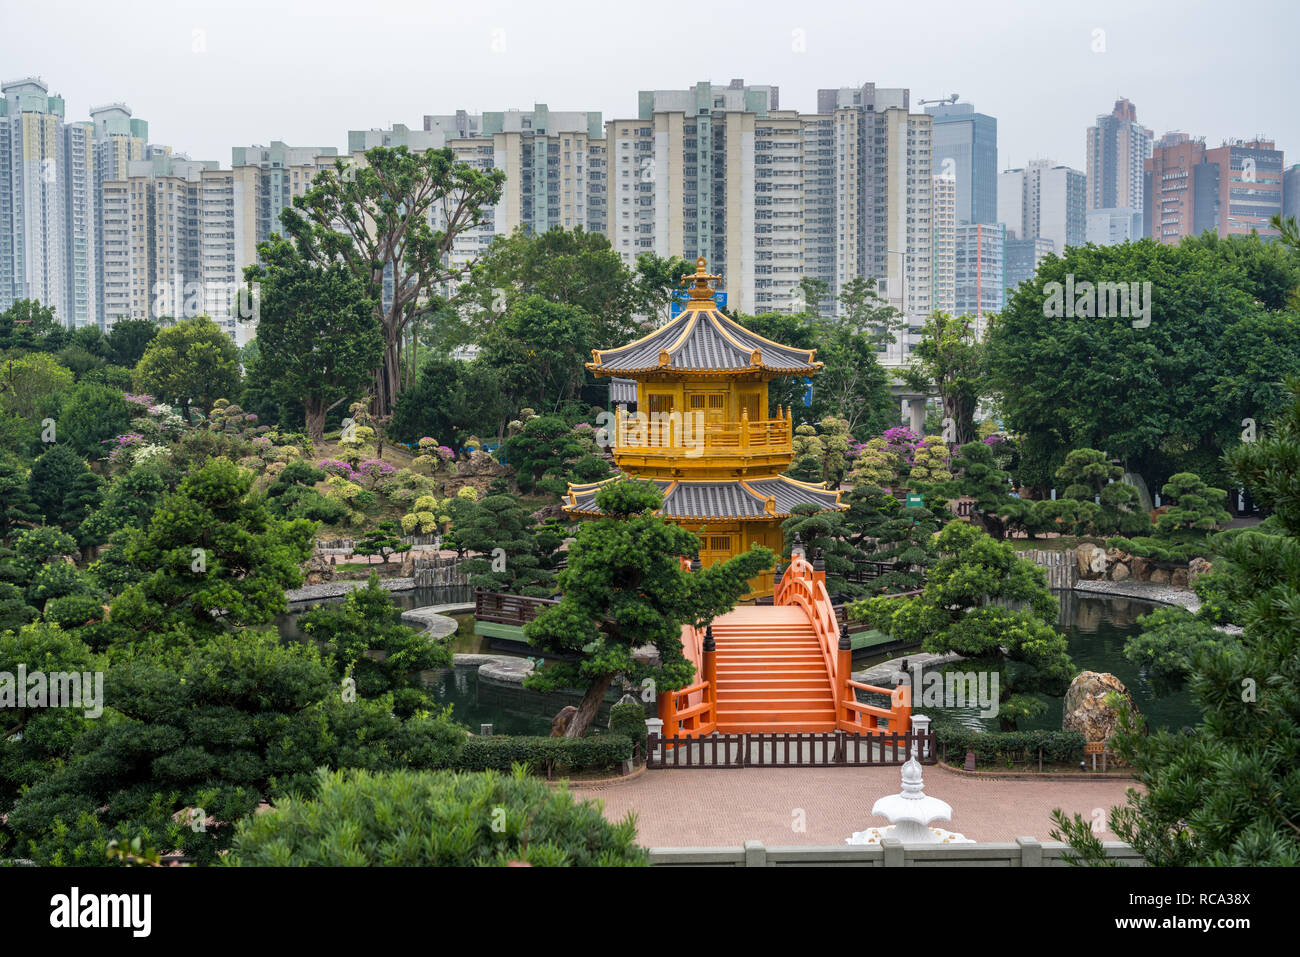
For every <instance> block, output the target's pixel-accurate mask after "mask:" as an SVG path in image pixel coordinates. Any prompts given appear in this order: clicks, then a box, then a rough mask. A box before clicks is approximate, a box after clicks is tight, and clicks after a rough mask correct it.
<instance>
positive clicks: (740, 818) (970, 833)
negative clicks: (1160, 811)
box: [576, 767, 1132, 847]
mask: <svg viewBox="0 0 1300 957" xmlns="http://www.w3.org/2000/svg"><path fill="white" fill-rule="evenodd" d="M1131 784H1132V782H1131V780H1129V779H1127V778H1115V779H1112V780H1078V781H1068V780H1048V779H1041V780H1016V779H1005V780H999V779H995V778H977V777H972V776H969V775H965V774H959V773H957V772H953V771H946V770H943V769H941V768H937V767H927V768H926V769H925V793H926V794H928V795H931V796H933V797H937V798H940V799H941V800H944V801H947V802H948V803H949V804H950V805H952V807H953V817H952V822H951V823H949V824H944V823H943V822H938V821H936V822H935V824H936V826H941V827H946V828H948V829H949V830H953V831H957V832H959V833H961V834H964V835H965V836H966V837H968V838H970V839H972V840H975V841H1013V840H1015V839H1016V838H1017V837H1035V838H1038V839H1039V840H1042V841H1047V840H1051V837H1050V833H1049V832H1050V831H1051V829H1052V809H1053V808H1057V807H1059V808H1062V809H1063V810H1064V811H1065V812H1066V813H1067V814H1072V813H1074V812H1078V813H1080V814H1082V815H1083V816H1084V817H1085V818H1088V819H1091V818H1092V816H1093V813H1094V810H1095V809H1097V808H1105V809H1109V808H1110V807H1112V806H1114V805H1117V804H1122V803H1124V792H1125V789H1126V788H1128V787H1129V786H1131ZM900 787H901V785H900V775H899V769H898V768H897V767H871V768H773V769H758V768H736V769H717V770H714V769H692V770H653V771H646V772H645V773H644V774H642V775H640V776H639V777H638V778H637V779H636V780H633V781H628V782H626V783H624V784H618V785H614V786H612V787H608V788H603V789H599V790H595V789H593V790H580V791H578V792H576V794H577V796H578V797H583V798H595V799H599V800H602V801H604V804H605V815H606V817H608V818H610V819H612V820H613V819H618V818H620V817H622V816H623V815H624V814H626V813H627V812H628V811H634V812H635V813H636V816H637V833H638V835H639V837H638V841H639V843H641V844H643V845H645V846H647V847H711V846H719V845H736V844H742V843H743V842H745V841H747V840H758V841H762V842H763V843H765V844H767V845H768V846H769V847H771V846H775V845H785V844H822V845H829V844H843V843H844V839H845V838H846V837H848V836H849V835H850V834H852V833H853V832H855V831H861V830H865V829H866V828H868V827H877V826H883V825H886V824H888V823H889V822H888V821H886V820H885V819H884V818H879V817H873V816H872V814H871V807H872V805H873V804H875V803H876V801H877V799H879V798H882V797H884V796H885V795H887V794H897V793H898V791H899V790H900ZM800 812H802V814H801V813H800ZM801 823H802V825H803V827H802V829H800V827H799V825H800V824H801ZM1100 837H1101V838H1102V840H1107V841H1114V840H1118V838H1117V837H1116V836H1115V835H1114V834H1112V833H1111V832H1110V831H1109V830H1108V831H1105V832H1104V833H1102V834H1101V835H1100Z"/></svg>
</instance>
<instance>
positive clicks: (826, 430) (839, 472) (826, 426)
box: [818, 415, 853, 488]
mask: <svg viewBox="0 0 1300 957" xmlns="http://www.w3.org/2000/svg"><path fill="white" fill-rule="evenodd" d="M818 431H819V432H820V435H819V438H820V439H821V443H822V454H821V460H822V468H821V478H822V480H823V481H824V482H826V484H827V485H829V486H830V487H831V488H839V487H840V483H841V482H843V481H844V477H845V476H846V475H847V474H848V472H849V440H850V439H852V438H853V436H852V435H850V434H849V420H848V419H841V418H837V417H836V416H833V415H828V416H826V418H824V419H822V420H821V422H819V423H818Z"/></svg>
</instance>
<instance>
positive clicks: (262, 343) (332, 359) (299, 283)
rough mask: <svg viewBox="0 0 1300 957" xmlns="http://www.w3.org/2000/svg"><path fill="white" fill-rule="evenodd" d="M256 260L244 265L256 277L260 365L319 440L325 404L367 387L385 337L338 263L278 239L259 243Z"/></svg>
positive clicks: (360, 288) (361, 291) (357, 285)
mask: <svg viewBox="0 0 1300 957" xmlns="http://www.w3.org/2000/svg"><path fill="white" fill-rule="evenodd" d="M257 252H258V255H259V256H260V257H261V260H262V262H261V263H260V264H258V265H255V266H250V267H248V268H247V269H245V270H244V278H245V279H246V280H247V281H249V282H260V283H261V311H260V318H259V319H258V323H257V342H258V344H259V350H258V359H257V362H258V371H259V374H260V375H261V376H263V377H264V378H265V379H267V380H270V381H272V382H274V383H275V384H276V386H277V388H278V389H279V390H280V393H281V397H282V398H284V399H296V400H298V401H299V402H300V403H302V407H303V410H304V412H305V415H306V429H307V434H308V435H309V436H310V437H311V439H312V440H313V441H316V442H319V441H320V440H321V438H322V437H323V436H324V434H325V417H326V415H328V414H329V412H330V410H331V409H333V408H335V407H336V406H338V405H339V404H340V403H342V402H344V401H346V400H347V399H350V398H356V397H358V395H360V394H362V393H364V392H365V385H366V381H367V379H368V378H369V377H370V375H371V372H372V370H373V369H375V367H376V366H378V365H379V362H380V359H381V358H382V357H383V354H384V336H383V332H382V331H381V329H380V326H379V319H378V317H377V316H376V315H375V304H374V303H373V302H371V301H370V300H369V299H367V298H366V289H365V285H364V284H363V283H362V282H361V281H360V280H359V279H357V277H356V276H355V275H354V274H353V273H352V272H351V271H350V270H348V269H347V268H346V267H345V266H343V265H342V264H341V263H331V264H330V265H328V266H319V265H317V264H316V263H314V262H311V261H309V260H304V259H303V258H302V256H301V255H300V254H299V252H298V250H297V248H296V247H294V245H293V244H292V243H290V242H287V241H285V240H283V239H280V238H279V237H275V238H273V239H272V240H271V241H270V242H265V243H259V244H258V247H257Z"/></svg>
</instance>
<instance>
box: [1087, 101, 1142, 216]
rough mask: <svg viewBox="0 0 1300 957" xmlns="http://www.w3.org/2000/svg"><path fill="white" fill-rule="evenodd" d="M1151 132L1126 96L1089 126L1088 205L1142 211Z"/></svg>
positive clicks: (1095, 207) (1093, 207)
mask: <svg viewBox="0 0 1300 957" xmlns="http://www.w3.org/2000/svg"><path fill="white" fill-rule="evenodd" d="M1152 136H1153V134H1152V132H1151V131H1150V130H1149V129H1147V128H1146V127H1145V126H1143V125H1142V124H1141V123H1139V122H1138V119H1137V107H1136V106H1134V105H1133V104H1132V102H1130V101H1129V100H1126V99H1123V98H1121V99H1118V100H1116V101H1115V107H1114V109H1112V110H1111V111H1110V113H1109V114H1105V115H1102V116H1098V117H1097V123H1096V125H1094V126H1090V127H1088V142H1087V154H1088V169H1087V175H1088V209H1135V210H1137V211H1138V213H1139V214H1141V211H1142V209H1143V200H1142V196H1143V171H1144V164H1145V163H1146V160H1147V158H1148V157H1149V156H1150V155H1151V141H1152ZM1138 235H1139V236H1140V235H1142V231H1141V229H1140V228H1139V230H1138Z"/></svg>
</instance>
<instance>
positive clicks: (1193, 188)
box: [1143, 133, 1219, 245]
mask: <svg viewBox="0 0 1300 957" xmlns="http://www.w3.org/2000/svg"><path fill="white" fill-rule="evenodd" d="M1145 170H1146V171H1145V173H1144V175H1143V196H1144V202H1145V203H1146V210H1145V215H1144V216H1143V233H1144V235H1146V236H1150V237H1152V238H1154V239H1155V240H1156V241H1157V242H1161V243H1166V244H1171V245H1172V244H1177V243H1178V242H1179V241H1180V240H1181V239H1182V238H1183V237H1184V236H1198V235H1200V234H1201V233H1202V232H1204V231H1205V230H1207V229H1213V228H1214V206H1215V203H1216V202H1217V197H1218V194H1219V170H1218V166H1216V165H1212V164H1210V163H1208V162H1207V160H1206V158H1205V139H1204V137H1198V138H1193V137H1191V136H1188V135H1187V134H1186V133H1166V134H1165V135H1164V136H1162V137H1160V139H1159V140H1157V141H1156V143H1155V145H1154V147H1153V148H1152V151H1151V157H1150V158H1149V159H1148V160H1147V161H1146V164H1145Z"/></svg>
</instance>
